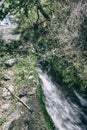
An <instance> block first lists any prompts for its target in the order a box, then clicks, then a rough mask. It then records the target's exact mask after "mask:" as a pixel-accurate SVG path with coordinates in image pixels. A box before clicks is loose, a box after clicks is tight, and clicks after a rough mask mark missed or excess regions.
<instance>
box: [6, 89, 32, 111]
mask: <svg viewBox="0 0 87 130" xmlns="http://www.w3.org/2000/svg"><path fill="white" fill-rule="evenodd" d="M3 87H5V88H6V89H7V90H8V91H9V92H10V93H11V95H13V96H14V97H15V98H16V99H17V100H18V101H20V102H21V103H22V104H23V105H24V106H25V107H26V108H27V109H29V111H30V112H32V110H31V108H30V107H29V106H28V105H27V104H26V103H25V102H23V101H22V100H21V99H20V98H19V97H18V96H17V95H15V94H14V93H13V92H12V91H11V90H10V89H9V88H8V87H6V86H3Z"/></svg>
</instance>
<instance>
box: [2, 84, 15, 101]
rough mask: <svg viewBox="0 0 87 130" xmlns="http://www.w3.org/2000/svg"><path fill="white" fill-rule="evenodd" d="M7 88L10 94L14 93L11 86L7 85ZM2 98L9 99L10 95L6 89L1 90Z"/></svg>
mask: <svg viewBox="0 0 87 130" xmlns="http://www.w3.org/2000/svg"><path fill="white" fill-rule="evenodd" d="M8 88H9V89H10V91H11V92H13V91H14V86H13V85H9V86H8ZM2 98H3V99H4V100H8V99H11V94H10V92H9V91H8V90H7V89H6V88H3V92H2Z"/></svg>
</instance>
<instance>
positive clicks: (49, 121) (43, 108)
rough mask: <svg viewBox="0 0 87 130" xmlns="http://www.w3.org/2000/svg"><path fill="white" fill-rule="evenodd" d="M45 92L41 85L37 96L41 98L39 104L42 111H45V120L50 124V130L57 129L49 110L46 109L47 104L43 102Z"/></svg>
mask: <svg viewBox="0 0 87 130" xmlns="http://www.w3.org/2000/svg"><path fill="white" fill-rule="evenodd" d="M42 97H43V92H42V89H41V86H40V85H39V86H38V87H37V98H38V100H39V104H40V107H41V111H42V112H43V114H44V118H45V121H46V123H47V125H48V130H55V127H54V124H53V122H52V120H51V118H50V116H49V115H48V113H47V111H46V108H45V104H44V102H43V99H42Z"/></svg>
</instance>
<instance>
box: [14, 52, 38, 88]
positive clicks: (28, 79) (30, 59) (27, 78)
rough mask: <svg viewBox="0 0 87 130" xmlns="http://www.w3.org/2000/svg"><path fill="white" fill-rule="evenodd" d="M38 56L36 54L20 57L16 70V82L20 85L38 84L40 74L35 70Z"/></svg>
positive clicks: (33, 85)
mask: <svg viewBox="0 0 87 130" xmlns="http://www.w3.org/2000/svg"><path fill="white" fill-rule="evenodd" d="M35 64H36V58H35V56H34V55H32V54H29V56H23V57H21V58H19V60H18V63H17V69H16V70H15V76H16V79H15V82H16V83H17V84H19V85H25V84H26V85H27V86H28V85H29V86H32V87H35V86H36V85H38V76H37V72H36V70H35Z"/></svg>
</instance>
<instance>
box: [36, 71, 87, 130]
mask: <svg viewBox="0 0 87 130" xmlns="http://www.w3.org/2000/svg"><path fill="white" fill-rule="evenodd" d="M39 77H40V79H41V82H42V90H43V94H44V102H45V106H46V110H47V112H48V114H49V115H50V117H51V119H52V120H53V123H54V125H55V127H56V130H87V111H86V110H87V101H86V100H85V99H83V98H82V97H80V95H79V94H78V93H77V92H75V91H74V92H73V93H74V95H73V96H75V97H76V100H78V102H79V104H80V105H79V104H77V103H75V102H72V101H71V98H70V97H68V96H66V95H65V93H66V92H65V91H63V89H61V87H60V86H58V85H57V86H56V85H55V84H54V83H53V82H52V81H51V79H50V78H49V76H48V75H47V74H46V73H44V72H43V71H41V70H39ZM83 101H84V102H83ZM83 104H84V106H83ZM82 107H84V108H82ZM84 110H85V111H84Z"/></svg>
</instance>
